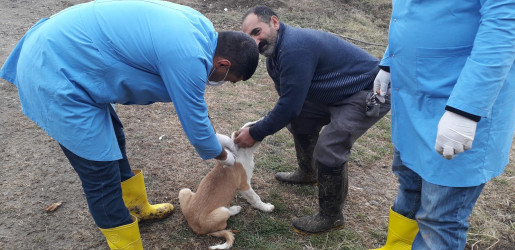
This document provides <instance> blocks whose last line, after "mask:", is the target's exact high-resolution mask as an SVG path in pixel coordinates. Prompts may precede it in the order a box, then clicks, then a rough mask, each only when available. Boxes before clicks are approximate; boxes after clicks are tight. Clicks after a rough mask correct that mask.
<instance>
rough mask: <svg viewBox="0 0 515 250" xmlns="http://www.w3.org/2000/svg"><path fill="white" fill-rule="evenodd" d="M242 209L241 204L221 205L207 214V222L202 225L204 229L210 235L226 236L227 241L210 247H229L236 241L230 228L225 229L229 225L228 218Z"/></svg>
mask: <svg viewBox="0 0 515 250" xmlns="http://www.w3.org/2000/svg"><path fill="white" fill-rule="evenodd" d="M240 211H241V207H240V206H232V207H230V208H227V207H219V208H217V209H215V210H213V211H212V212H211V213H209V214H208V215H207V216H206V219H205V223H204V225H203V226H202V227H203V230H205V231H207V232H212V233H209V234H208V235H211V236H215V237H224V238H225V240H226V242H225V243H224V244H219V245H215V246H211V247H209V248H210V249H229V248H231V247H232V245H233V243H234V234H233V233H232V232H231V231H229V230H224V229H225V228H226V227H227V220H228V219H229V217H230V216H233V215H236V214H238V213H239V212H240Z"/></svg>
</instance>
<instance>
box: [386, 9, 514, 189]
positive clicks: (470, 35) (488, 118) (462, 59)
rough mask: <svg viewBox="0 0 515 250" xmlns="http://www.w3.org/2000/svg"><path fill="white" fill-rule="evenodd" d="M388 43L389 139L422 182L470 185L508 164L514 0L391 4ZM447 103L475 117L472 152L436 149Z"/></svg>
mask: <svg viewBox="0 0 515 250" xmlns="http://www.w3.org/2000/svg"><path fill="white" fill-rule="evenodd" d="M389 32H390V33H389V46H388V48H387V51H386V52H385V54H384V58H383V59H382V61H381V65H384V66H390V69H391V84H392V140H393V143H394V145H395V148H396V149H397V150H398V151H399V152H400V157H401V159H402V162H403V163H404V164H405V165H406V166H407V167H408V168H410V169H412V170H413V171H415V172H416V173H418V174H419V175H420V176H421V177H422V178H423V179H425V180H426V181H428V182H430V183H433V184H438V185H443V186H451V187H467V186H477V185H480V184H482V183H485V182H487V181H488V180H490V179H491V178H493V177H495V176H498V175H499V174H501V173H502V172H503V171H504V168H505V166H506V165H507V164H508V157H509V152H510V147H511V144H512V140H513V135H514V130H515V100H514V97H515V67H514V66H513V65H514V60H515V1H513V0H475V1H469V0H457V1H448V0H437V1H415V0H408V1H406V0H402V1H396V0H394V1H393V13H392V18H391V22H390V31H389ZM446 105H448V106H450V107H453V108H455V109H458V110H461V111H464V112H467V113H469V114H472V115H476V116H480V117H481V120H480V121H479V122H478V124H477V130H476V134H475V139H474V141H473V145H472V149H470V150H468V151H465V152H464V153H461V154H459V155H458V157H456V158H454V159H452V160H446V159H443V158H442V156H441V155H439V154H438V153H437V152H436V151H435V140H436V133H437V126H438V122H439V120H440V118H441V117H442V115H443V113H444V112H445V107H446Z"/></svg>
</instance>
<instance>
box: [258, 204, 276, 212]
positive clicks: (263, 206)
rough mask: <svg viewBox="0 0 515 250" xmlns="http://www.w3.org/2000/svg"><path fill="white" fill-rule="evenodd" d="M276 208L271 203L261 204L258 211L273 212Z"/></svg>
mask: <svg viewBox="0 0 515 250" xmlns="http://www.w3.org/2000/svg"><path fill="white" fill-rule="evenodd" d="M274 208H275V206H274V205H272V204H270V203H261V204H260V205H259V206H258V207H257V209H259V210H261V211H263V212H272V211H273V210H274Z"/></svg>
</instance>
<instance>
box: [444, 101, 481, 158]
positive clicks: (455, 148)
mask: <svg viewBox="0 0 515 250" xmlns="http://www.w3.org/2000/svg"><path fill="white" fill-rule="evenodd" d="M476 125H477V122H475V121H473V120H470V119H468V118H466V117H464V116H461V115H458V114H456V113H453V112H450V111H445V113H444V114H443V116H442V118H441V119H440V122H439V123H438V132H437V134H436V143H435V149H436V151H437V152H438V153H439V154H441V155H442V156H443V157H444V158H445V159H447V160H450V159H452V158H453V157H455V156H456V154H459V153H463V152H464V151H465V150H469V149H470V148H472V141H474V136H475V134H476Z"/></svg>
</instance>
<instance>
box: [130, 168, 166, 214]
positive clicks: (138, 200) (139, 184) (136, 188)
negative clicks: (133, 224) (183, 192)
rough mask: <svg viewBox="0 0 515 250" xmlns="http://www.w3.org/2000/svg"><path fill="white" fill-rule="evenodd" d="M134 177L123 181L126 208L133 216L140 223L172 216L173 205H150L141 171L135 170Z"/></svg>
mask: <svg viewBox="0 0 515 250" xmlns="http://www.w3.org/2000/svg"><path fill="white" fill-rule="evenodd" d="M133 172H134V176H133V177H131V178H130V179H127V180H125V181H122V193H123V201H124V203H125V206H126V207H127V208H128V209H129V212H130V214H131V215H134V216H136V218H138V221H140V222H142V221H146V220H161V219H164V218H166V217H168V216H170V215H171V214H172V212H173V205H172V204H170V203H162V204H156V205H150V204H149V203H148V199H147V190H146V189H145V181H144V180H143V173H142V172H141V170H134V171H133Z"/></svg>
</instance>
